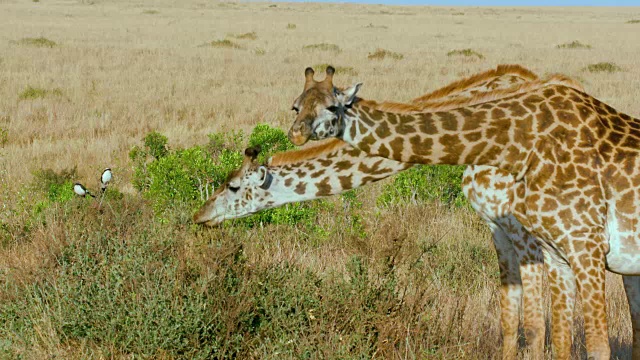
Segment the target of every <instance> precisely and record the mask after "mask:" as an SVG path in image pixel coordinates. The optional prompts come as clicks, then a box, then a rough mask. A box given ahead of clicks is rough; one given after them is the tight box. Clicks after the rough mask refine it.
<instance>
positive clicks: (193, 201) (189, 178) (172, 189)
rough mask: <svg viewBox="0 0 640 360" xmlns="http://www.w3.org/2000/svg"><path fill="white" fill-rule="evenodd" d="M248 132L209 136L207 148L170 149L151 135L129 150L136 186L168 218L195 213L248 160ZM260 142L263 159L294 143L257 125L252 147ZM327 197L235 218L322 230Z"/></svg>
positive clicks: (253, 223)
mask: <svg viewBox="0 0 640 360" xmlns="http://www.w3.org/2000/svg"><path fill="white" fill-rule="evenodd" d="M245 138H246V136H245V135H244V133H243V132H242V131H238V132H235V131H233V132H227V133H213V134H209V142H208V143H207V144H206V145H205V146H194V147H191V148H188V149H178V150H170V149H169V148H168V146H167V143H168V140H167V138H166V137H165V136H164V135H162V134H159V133H156V132H154V133H150V134H149V135H147V136H146V137H145V138H144V141H143V142H144V146H142V147H139V146H135V147H134V148H133V149H131V151H130V152H129V157H130V158H131V160H132V162H133V166H134V176H133V185H134V187H135V188H136V189H137V190H138V191H140V192H142V194H143V196H144V197H145V198H146V199H148V200H151V202H152V204H153V208H154V210H155V211H156V214H158V215H161V216H167V215H169V213H170V212H171V211H173V210H175V209H183V210H184V209H185V208H186V209H187V210H189V211H195V210H196V209H197V208H198V207H199V206H200V205H201V204H202V202H203V201H204V200H206V198H207V196H208V195H211V194H212V193H213V189H215V188H217V187H218V186H220V185H221V184H223V183H224V181H225V180H226V178H227V177H228V176H229V174H230V173H231V172H232V171H234V170H236V169H237V168H238V167H240V165H241V164H242V161H243V153H244V148H245V145H244V144H245ZM258 145H259V146H260V147H261V148H262V151H261V153H260V155H259V156H258V159H257V160H258V161H259V162H260V163H264V162H266V161H267V159H268V158H269V157H270V156H271V155H272V154H274V153H276V152H281V151H286V150H290V149H292V148H293V147H294V146H293V144H292V143H291V142H290V141H289V139H288V138H287V135H286V133H285V132H284V131H282V130H280V129H277V128H273V127H271V126H269V125H266V124H258V125H257V126H256V127H255V128H254V129H253V131H252V133H251V134H250V135H249V138H248V145H247V146H258ZM322 203H323V202H322V201H314V202H305V203H296V204H288V205H285V206H283V207H280V208H277V209H271V210H268V211H263V212H260V213H258V214H255V215H253V216H251V217H248V218H245V219H240V220H237V221H235V222H234V223H235V224H240V225H242V226H248V227H252V226H256V225H259V224H287V225H296V224H300V225H302V226H305V227H307V228H312V229H316V230H319V229H317V227H316V225H315V219H316V217H317V214H318V212H319V209H320V208H321V206H322V205H321V204H322Z"/></svg>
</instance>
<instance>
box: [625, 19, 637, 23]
mask: <svg viewBox="0 0 640 360" xmlns="http://www.w3.org/2000/svg"><path fill="white" fill-rule="evenodd" d="M627 24H640V20H638V19H632V20H629V21H627Z"/></svg>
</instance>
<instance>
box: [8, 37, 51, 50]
mask: <svg viewBox="0 0 640 360" xmlns="http://www.w3.org/2000/svg"><path fill="white" fill-rule="evenodd" d="M17 44H19V45H26V46H34V47H48V48H52V47H55V46H57V45H58V44H56V42H55V41H53V40H49V39H47V38H45V37H42V36H41V37H39V38H23V39H20V40H18V41H17Z"/></svg>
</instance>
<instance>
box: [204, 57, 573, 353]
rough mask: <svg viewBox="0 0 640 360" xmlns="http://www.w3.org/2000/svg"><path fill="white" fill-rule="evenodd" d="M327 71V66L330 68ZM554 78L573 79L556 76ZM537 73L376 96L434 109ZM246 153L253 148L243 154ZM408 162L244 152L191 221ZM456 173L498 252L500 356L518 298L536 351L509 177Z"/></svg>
mask: <svg viewBox="0 0 640 360" xmlns="http://www.w3.org/2000/svg"><path fill="white" fill-rule="evenodd" d="M328 70H329V72H331V73H332V70H331V68H328ZM553 79H554V80H555V81H565V83H567V84H568V85H571V86H578V85H577V84H575V83H573V82H571V81H568V80H563V79H561V78H557V77H556V78H553ZM536 80H537V76H536V75H535V74H533V73H532V72H530V71H529V70H527V69H524V68H522V67H520V66H517V65H501V66H498V67H497V68H496V69H493V70H489V71H485V72H483V73H480V74H476V75H474V76H471V77H469V78H467V79H464V80H461V81H457V82H454V83H452V84H450V85H448V86H446V87H444V88H441V89H439V90H436V91H434V92H432V93H430V94H427V95H424V96H421V97H420V98H417V99H415V100H414V101H413V105H407V104H398V103H383V104H382V105H381V106H385V107H401V106H411V107H417V106H418V105H419V107H420V108H421V110H422V111H428V110H430V109H432V108H441V107H442V104H443V102H445V101H451V100H452V99H458V100H460V101H464V99H466V100H469V99H470V98H471V97H472V96H473V95H475V94H479V93H488V92H491V91H492V90H495V89H497V88H509V87H511V86H512V85H514V84H518V83H523V82H534V81H536ZM536 84H537V86H543V84H545V82H541V81H537V82H536ZM416 104H418V105H416ZM251 154H255V152H251V151H250V152H249V153H248V155H251ZM410 166H411V165H410V164H405V163H400V162H396V161H393V160H387V159H383V158H379V157H373V156H367V155H366V154H364V153H363V152H361V151H359V150H357V149H354V148H352V147H350V146H348V145H346V144H345V143H344V142H342V141H338V140H334V141H329V142H328V143H325V144H323V145H321V146H315V147H312V148H310V149H304V150H301V151H290V152H285V153H280V154H276V155H274V157H273V158H272V159H271V160H270V161H269V163H268V164H267V165H266V167H262V166H260V165H259V164H256V163H255V162H254V161H253V159H252V158H251V156H248V157H247V158H246V159H245V163H244V164H243V166H242V167H241V168H240V170H239V171H238V172H236V173H235V174H234V175H233V176H232V177H231V178H230V180H229V181H228V182H227V183H226V184H225V185H223V186H221V187H220V188H219V189H218V192H216V194H214V195H213V196H212V197H211V198H210V199H209V200H208V201H207V203H206V204H205V205H204V206H203V207H202V208H201V209H200V211H199V212H198V213H197V214H196V216H195V217H194V220H195V221H196V222H208V223H210V224H217V223H219V222H221V221H222V220H224V219H228V218H238V217H242V216H246V215H249V214H251V213H254V212H257V211H260V210H263V209H267V208H272V207H276V206H280V205H282V204H285V203H288V202H296V201H304V200H309V199H314V198H317V197H320V196H328V195H333V194H339V193H342V192H344V191H347V190H349V189H352V188H356V187H359V186H361V185H364V184H366V183H368V182H372V181H377V180H380V179H382V178H386V177H388V176H391V175H393V174H396V173H398V172H399V171H402V170H404V169H407V168H409V167H410ZM323 167H324V168H327V167H328V168H332V167H333V168H334V169H333V171H330V172H326V173H325V172H324V171H322V172H314V171H313V170H314V169H320V168H323ZM267 174H268V175H267ZM267 178H270V179H271V180H269V186H266V187H265V186H263V183H264V181H266V179H267ZM463 180H464V181H463V191H464V193H465V195H466V196H467V198H468V199H469V201H470V203H471V204H472V206H473V207H474V209H475V210H476V211H477V212H478V214H480V216H481V217H482V218H483V219H484V220H485V221H486V222H487V223H488V224H489V226H490V228H491V231H492V235H493V241H494V244H495V248H496V250H497V253H498V260H499V264H500V274H501V283H502V286H501V289H500V293H501V297H500V305H501V326H502V333H503V358H505V359H511V358H514V357H515V356H516V354H517V339H518V322H519V311H520V305H521V298H522V300H523V302H524V309H525V311H524V330H525V334H526V338H527V341H528V344H529V348H530V350H531V355H532V357H533V358H541V357H542V355H543V353H544V338H545V336H544V333H545V324H544V314H543V309H542V300H541V297H542V296H541V285H540V284H541V281H542V272H543V271H542V266H543V265H542V255H541V252H540V250H539V248H538V247H537V246H536V245H535V239H534V238H533V237H531V235H530V234H528V233H527V232H526V231H525V230H524V229H523V227H522V225H520V223H518V222H517V220H515V218H514V217H513V215H511V209H510V202H511V198H512V194H510V191H511V189H512V188H513V184H512V183H513V179H512V177H510V176H509V175H508V174H500V173H498V171H497V169H496V168H491V167H482V166H478V167H469V168H467V170H466V171H465V174H464V178H463ZM249 199H250V200H249ZM523 293H524V296H523Z"/></svg>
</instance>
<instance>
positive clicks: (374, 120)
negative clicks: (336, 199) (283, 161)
mask: <svg viewBox="0 0 640 360" xmlns="http://www.w3.org/2000/svg"><path fill="white" fill-rule="evenodd" d="M305 75H306V78H307V80H306V83H305V90H304V92H303V94H302V95H301V96H300V97H299V98H298V99H297V101H296V102H297V103H298V104H301V105H303V106H297V107H296V109H295V110H296V111H297V112H298V117H297V119H296V122H295V123H294V125H293V126H292V129H291V131H290V138H291V140H292V141H293V142H294V143H295V144H298V145H300V144H302V143H304V142H306V141H307V140H308V139H309V138H312V137H313V138H315V139H323V138H326V137H331V136H335V137H338V138H340V139H343V140H344V141H346V142H347V143H349V144H350V145H352V146H354V147H357V148H359V149H360V150H363V151H365V152H367V153H368V154H370V155H374V156H381V157H385V158H389V159H393V160H396V161H402V162H409V163H422V164H460V165H488V166H494V167H498V168H500V169H501V170H504V171H507V172H509V173H510V174H511V175H513V176H514V177H515V180H516V191H515V193H514V203H513V210H514V215H515V216H516V218H517V219H518V220H519V221H520V222H521V223H522V224H523V225H524V226H525V228H526V229H527V230H529V231H530V232H531V233H532V234H534V235H535V236H536V237H538V239H540V240H542V241H541V245H542V246H543V247H544V249H545V250H546V252H547V253H546V255H547V256H546V257H545V261H549V262H550V263H552V264H554V265H555V269H556V270H555V271H551V272H550V287H551V292H552V295H556V296H554V297H553V303H554V313H553V315H554V325H555V324H569V323H570V320H571V318H567V319H564V320H562V321H561V320H560V319H557V317H558V316H561V317H562V316H566V312H563V313H562V314H556V311H555V307H556V302H558V301H559V302H561V303H564V304H565V305H566V304H571V305H572V304H573V297H574V294H575V291H576V290H575V289H576V285H577V291H578V292H579V294H580V296H581V298H582V302H583V309H584V319H585V325H584V327H585V335H586V340H587V341H586V345H587V352H588V355H589V358H594V359H608V358H609V357H610V348H609V342H608V340H609V339H608V334H607V321H606V312H605V290H604V275H605V268H608V269H609V270H611V271H613V272H616V273H620V274H622V275H623V281H624V283H625V289H626V290H627V297H628V300H629V304H630V310H631V316H632V323H633V328H634V341H633V342H634V345H633V347H634V349H635V350H638V349H639V348H640V342H639V338H638V335H639V333H638V331H639V330H640V299H639V298H638V295H640V294H639V293H640V277H638V276H635V275H639V274H640V238H639V235H640V234H638V231H640V230H638V229H637V228H638V227H637V226H636V222H637V220H636V217H637V214H638V212H639V211H640V209H638V206H639V205H640V193H639V190H637V189H638V185H640V173H639V170H640V169H639V165H640V164H638V162H639V161H640V149H638V147H639V145H640V120H638V119H634V118H632V117H630V116H628V115H626V114H622V113H620V112H618V111H616V110H615V109H613V108H611V107H610V106H608V105H606V104H604V103H602V102H600V101H599V100H597V99H595V98H593V97H591V96H589V95H588V94H586V93H584V92H582V91H580V90H577V89H575V88H572V87H568V86H566V85H565V84H553V83H548V84H547V85H546V86H543V87H533V86H532V84H531V83H528V84H524V85H521V86H519V87H518V88H517V89H516V90H515V91H511V90H509V91H504V90H498V91H495V92H492V93H490V94H482V95H479V96H477V97H476V98H475V99H474V102H475V105H466V104H464V103H461V102H458V101H456V100H453V101H451V104H449V105H450V106H451V107H453V109H451V108H450V109H436V110H434V111H433V112H429V113H414V114H406V113H401V112H393V111H384V110H379V109H377V108H376V107H375V102H370V101H366V100H362V99H359V98H357V97H356V94H357V92H358V91H359V89H360V87H361V85H362V84H356V85H354V86H352V87H350V88H348V89H346V90H345V91H338V90H336V89H335V88H333V89H329V86H328V84H327V83H326V81H325V82H322V83H318V82H315V81H314V80H313V71H306V73H305ZM331 75H332V74H331ZM331 80H332V79H331V76H329V83H330V82H331ZM331 88H332V86H331ZM506 92H510V94H509V95H508V96H502V94H501V93H506ZM456 103H457V104H456ZM294 104H295V103H294ZM304 105H311V106H309V107H307V108H305V107H304ZM571 307H572V306H571ZM553 330H554V331H553V336H552V337H553V344H554V354H555V355H556V356H557V357H559V358H569V356H570V352H569V351H568V349H570V347H568V346H567V345H566V344H570V342H571V327H570V326H566V329H555V328H554V329H553ZM634 353H635V354H636V355H635V356H636V358H638V357H640V354H639V353H638V351H635V352H634Z"/></svg>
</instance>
